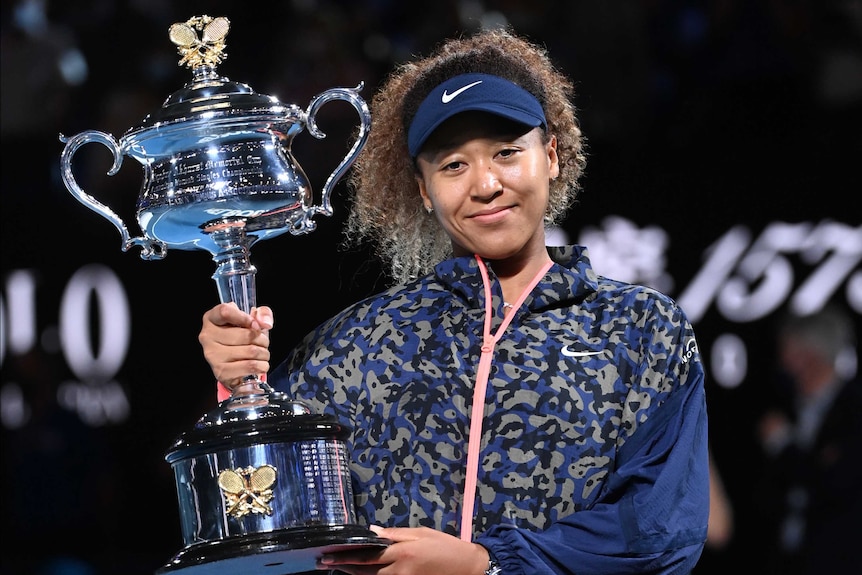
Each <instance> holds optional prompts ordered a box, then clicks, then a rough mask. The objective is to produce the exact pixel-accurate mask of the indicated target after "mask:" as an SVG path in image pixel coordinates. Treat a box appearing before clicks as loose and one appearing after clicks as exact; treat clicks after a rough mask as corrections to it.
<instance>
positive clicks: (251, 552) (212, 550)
mask: <svg viewBox="0 0 862 575" xmlns="http://www.w3.org/2000/svg"><path fill="white" fill-rule="evenodd" d="M390 543H391V541H389V540H388V539H382V538H380V537H377V536H376V535H374V533H373V532H372V531H369V530H367V529H364V528H362V527H358V526H339V527H336V528H333V527H331V526H327V527H319V528H298V529H289V530H282V531H273V532H270V533H258V534H252V535H244V536H241V537H233V538H230V539H222V540H219V541H208V542H202V543H195V544H192V545H189V546H188V547H185V548H184V549H182V550H181V551H180V552H179V553H177V554H176V555H175V556H174V557H173V558H172V559H171V560H170V562H169V563H167V564H166V565H164V566H163V567H162V568H160V569H159V570H157V571H156V575H246V574H248V573H255V574H259V575H286V574H288V573H302V572H307V571H315V570H316V569H317V559H318V558H319V557H320V556H321V555H323V554H325V553H337V552H341V551H353V550H357V549H371V550H373V549H383V548H385V547H386V546H388V545H389V544H390Z"/></svg>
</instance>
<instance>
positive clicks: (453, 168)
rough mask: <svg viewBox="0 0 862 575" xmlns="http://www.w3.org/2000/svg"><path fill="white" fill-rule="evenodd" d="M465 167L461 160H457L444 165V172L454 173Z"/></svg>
mask: <svg viewBox="0 0 862 575" xmlns="http://www.w3.org/2000/svg"><path fill="white" fill-rule="evenodd" d="M463 165H464V162H461V161H459V160H455V161H453V162H448V163H446V164H443V170H444V171H448V172H453V171H456V170H458V169H460V168H461V167H462V166H463Z"/></svg>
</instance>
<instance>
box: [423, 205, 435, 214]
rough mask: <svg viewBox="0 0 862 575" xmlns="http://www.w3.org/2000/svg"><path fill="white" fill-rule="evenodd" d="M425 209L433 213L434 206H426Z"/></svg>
mask: <svg viewBox="0 0 862 575" xmlns="http://www.w3.org/2000/svg"><path fill="white" fill-rule="evenodd" d="M425 211H426V212H428V213H429V214H433V213H434V208H432V207H431V206H425Z"/></svg>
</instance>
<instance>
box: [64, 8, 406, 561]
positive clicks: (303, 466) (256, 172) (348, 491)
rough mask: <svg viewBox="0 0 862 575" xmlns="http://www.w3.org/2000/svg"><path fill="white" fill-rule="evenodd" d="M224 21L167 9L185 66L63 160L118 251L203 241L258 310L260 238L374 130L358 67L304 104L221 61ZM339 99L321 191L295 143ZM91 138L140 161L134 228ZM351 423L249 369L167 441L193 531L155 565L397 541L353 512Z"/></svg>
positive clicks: (75, 140) (306, 209) (326, 205)
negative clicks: (115, 200)
mask: <svg viewBox="0 0 862 575" xmlns="http://www.w3.org/2000/svg"><path fill="white" fill-rule="evenodd" d="M229 28H230V22H229V21H228V19H227V18H224V17H218V18H212V17H209V16H205V15H204V16H195V17H193V18H190V19H189V20H188V21H186V22H179V23H176V24H173V25H172V26H171V27H170V29H169V31H168V32H169V37H170V39H171V41H172V42H173V43H174V44H175V45H176V46H177V49H178V52H179V54H180V55H181V56H182V58H181V60H180V65H185V66H186V67H188V68H189V69H191V71H192V79H191V80H190V81H189V82H188V83H186V85H185V86H183V88H182V89H180V90H178V91H176V92H174V93H173V94H171V95H170V96H169V97H168V98H167V99H166V100H165V101H164V103H163V105H162V107H161V108H160V109H159V110H157V111H156V112H154V113H153V114H150V115H149V116H147V117H146V118H145V119H144V120H143V121H142V122H141V124H140V125H138V126H135V127H133V128H130V129H129V130H128V131H127V132H126V133H125V134H124V135H123V136H122V137H121V138H120V139H119V140H116V139H115V138H114V137H113V136H112V135H110V134H107V133H105V132H100V131H97V130H88V131H85V132H81V133H79V134H77V135H75V136H72V137H69V138H67V137H66V136H63V135H62V134H61V135H60V140H61V141H62V142H65V148H64V149H63V152H62V154H61V157H60V161H61V162H60V163H61V175H62V178H63V182H64V184H65V185H66V187H67V189H68V190H69V192H70V193H71V194H72V195H73V196H74V197H75V198H76V199H78V200H79V201H80V202H81V203H83V204H84V205H85V206H87V207H88V208H90V209H91V210H93V211H95V212H96V213H98V214H100V215H101V216H103V217H104V218H105V219H107V220H108V221H110V222H111V223H112V224H113V225H114V226H115V227H116V228H117V230H118V231H119V232H120V235H121V238H122V249H123V251H127V250H128V249H130V248H131V247H133V246H137V247H139V248H141V257H142V258H143V259H145V260H158V259H162V258H164V257H165V255H166V254H167V252H168V251H169V250H170V249H179V250H203V251H207V252H209V253H210V255H211V257H212V259H213V261H214V262H215V263H216V271H215V272H214V274H213V279H214V280H215V282H216V287H217V289H218V294H219V298H220V300H221V301H222V302H233V303H236V304H237V306H238V307H239V308H240V309H242V310H244V311H251V309H252V308H253V307H254V306H255V305H256V288H255V274H256V271H257V270H256V269H255V267H254V266H253V265H252V264H251V261H250V249H251V247H252V245H253V244H254V243H255V242H257V241H260V240H264V239H269V238H272V237H276V236H278V235H281V234H284V233H290V234H293V235H300V234H307V233H309V232H311V231H313V230H314V229H315V227H316V223H315V221H314V217H315V216H316V215H325V216H329V215H331V214H332V206H331V203H330V195H331V193H332V189H333V187H334V186H335V184H336V183H337V182H338V181H339V180H340V179H341V177H342V176H343V175H344V173H345V172H346V171H347V169H348V168H349V167H350V166H351V165H352V163H353V162H354V160H355V159H356V156H357V155H358V154H359V152H360V150H361V149H362V147H363V146H364V145H365V141H366V139H367V136H368V129H369V126H370V122H371V120H370V113H369V111H368V107H367V105H366V103H365V101H364V100H363V99H362V98H361V97H360V96H359V90H361V88H362V84H361V83H360V84H359V86H357V87H356V88H332V89H329V90H326V91H324V92H322V93H320V94H318V95H317V96H315V97H314V98H313V99H312V101H311V102H310V104H309V105H308V107H307V108H306V109H304V110H303V109H302V108H300V107H298V106H296V105H293V104H290V105H286V104H283V103H282V102H280V101H279V100H278V99H277V98H275V97H272V96H267V95H262V94H258V93H257V92H255V91H254V90H253V89H252V88H251V87H249V86H248V85H246V84H242V83H239V82H233V81H231V80H229V79H228V78H226V77H223V76H221V75H219V74H218V73H217V71H216V66H217V64H219V63H220V62H221V61H222V60H223V59H224V58H225V57H226V54H225V53H224V48H225V41H224V40H225V36H226V35H227V33H228V30H229ZM333 100H344V101H346V102H348V103H350V104H351V105H352V106H353V107H354V108H355V109H356V111H357V113H358V114H359V118H360V124H359V127H358V130H357V132H356V137H355V140H354V142H353V145H352V147H351V148H350V150H349V151H348V153H347V154H346V155H345V156H344V158H342V160H341V161H340V162H339V163H338V165H337V166H336V168H335V169H334V171H333V172H332V173H331V174H330V175H329V177H328V178H327V180H326V183H325V184H324V186H323V188H322V191H321V193H320V196H319V201H318V203H315V198H314V193H313V191H312V187H311V185H310V183H309V180H308V178H307V176H306V175H305V173H304V172H303V170H302V168H301V167H300V166H299V164H298V163H297V162H296V161H295V159H294V157H293V155H292V153H291V145H292V142H293V139H294V137H295V136H296V135H297V134H299V133H301V132H302V131H303V130H305V129H307V130H308V132H309V133H310V134H311V135H312V136H314V137H316V138H318V139H320V138H323V137H325V134H323V133H322V132H321V131H320V130H319V129H318V128H317V125H316V123H315V117H316V115H317V112H318V110H319V109H320V108H321V106H323V105H324V104H326V103H327V102H330V101H333ZM93 142H95V143H100V144H102V145H104V146H106V147H107V148H108V149H109V150H110V151H111V153H112V154H113V165H112V166H111V168H110V170H109V171H108V175H114V174H116V173H117V172H118V171H119V169H120V167H121V165H122V162H123V158H124V157H126V156H129V157H132V158H134V159H135V160H136V161H137V162H139V163H140V164H141V166H142V167H143V172H144V176H143V182H142V185H141V190H140V194H139V195H138V198H137V204H136V210H135V216H136V220H137V224H138V227H139V229H140V231H141V234H140V235H138V236H135V237H132V234H130V233H129V229H128V227H127V226H126V223H125V222H124V221H123V219H122V218H121V217H120V216H118V215H117V213H116V212H115V211H114V210H113V209H111V208H110V207H108V205H107V204H105V203H103V202H102V201H100V200H98V199H96V198H95V197H93V196H91V195H90V194H88V193H86V192H85V191H84V190H83V189H82V188H81V187H80V186H79V185H78V183H77V181H76V179H75V176H74V173H73V170H72V160H73V157H74V155H75V153H76V152H77V150H78V149H80V147H81V146H83V145H85V144H89V143H93ZM350 433H351V429H350V428H348V427H345V426H344V425H342V424H340V423H339V422H338V421H336V420H335V419H334V418H331V417H328V416H325V415H322V414H316V413H313V412H312V410H311V409H310V408H309V406H308V405H306V404H305V403H303V402H302V401H299V400H292V399H290V398H288V397H286V396H285V395H284V394H283V393H280V392H276V391H274V390H273V389H272V388H270V387H269V386H268V385H267V384H266V383H265V382H264V381H263V380H262V379H261V378H260V377H259V376H258V375H256V374H250V375H249V376H247V377H246V378H245V381H244V382H243V383H242V384H241V385H240V386H238V387H237V388H235V389H234V390H233V392H232V395H231V397H229V398H228V399H225V400H223V401H221V402H219V404H218V406H217V408H216V409H214V410H213V411H211V412H210V413H207V414H204V416H203V417H201V418H200V419H199V420H198V422H197V423H196V424H195V426H194V428H193V429H191V430H189V431H188V432H186V433H184V434H182V435H181V436H180V437H179V438H178V439H177V440H176V442H175V443H174V444H173V445H172V446H171V448H170V449H169V450H168V452H167V455H166V457H165V459H166V460H167V462H168V463H169V464H170V465H171V467H172V469H173V471H174V476H175V480H176V487H177V496H178V501H179V507H180V524H181V531H182V537H183V542H184V547H183V548H182V549H181V550H180V552H179V553H177V554H176V555H175V556H174V557H173V558H172V559H171V560H170V561H169V562H168V563H167V564H166V565H164V566H163V567H162V568H161V569H160V570H159V571H158V572H157V573H159V574H175V573H183V574H185V573H188V574H190V575H197V574H198V573H200V574H204V575H205V574H210V573H213V574H233V573H237V574H239V573H246V572H256V573H273V574H279V575H280V574H284V573H297V572H302V571H310V570H313V569H314V568H315V563H316V559H317V558H318V557H319V556H320V555H321V554H323V553H325V552H334V551H339V550H347V549H356V548H369V549H371V550H374V549H379V548H383V547H385V546H386V545H388V544H389V543H390V542H389V541H387V540H385V539H381V538H379V537H377V536H376V535H375V534H374V533H373V532H372V531H370V530H368V529H366V528H364V527H361V526H360V525H358V524H357V519H356V512H355V510H354V503H353V490H352V484H351V477H350V473H349V460H350V458H349V454H348V447H347V444H346V442H345V439H346V438H347V437H348V436H349V434H350Z"/></svg>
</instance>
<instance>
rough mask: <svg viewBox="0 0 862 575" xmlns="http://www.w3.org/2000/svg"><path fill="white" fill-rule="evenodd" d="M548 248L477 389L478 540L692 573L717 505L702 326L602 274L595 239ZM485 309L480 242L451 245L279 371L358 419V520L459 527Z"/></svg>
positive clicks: (530, 570) (525, 560) (585, 573)
mask: <svg viewBox="0 0 862 575" xmlns="http://www.w3.org/2000/svg"><path fill="white" fill-rule="evenodd" d="M548 249H549V253H550V254H551V257H552V259H553V260H554V262H555V265H553V266H552V267H551V268H550V270H549V271H548V273H547V274H546V275H545V277H544V278H543V279H542V280H541V281H540V282H539V284H538V285H537V286H536V287H535V288H534V289H533V291H532V293H531V294H530V295H529V296H528V297H527V299H526V301H525V303H524V305H523V306H522V307H521V309H519V310H515V313H517V316H516V317H515V318H513V321H512V323H511V325H510V326H509V327H508V329H507V332H506V333H505V334H504V335H503V337H502V338H501V339H500V341H499V342H498V343H497V346H496V349H495V355H494V360H493V364H492V367H491V374H490V378H489V381H488V388H487V396H486V397H485V398H483V399H482V400H483V401H484V402H485V411H484V413H485V419H484V424H483V428H482V429H483V431H482V443H481V445H482V451H481V455H480V461H479V477H478V487H477V489H478V492H477V495H476V507H475V519H474V532H473V533H474V535H473V541H474V542H476V543H480V544H482V545H484V546H485V547H487V548H488V549H489V550H490V551H491V553H493V554H494V555H495V556H496V558H497V560H498V562H499V563H500V565H501V566H502V568H503V573H506V574H507V575H515V574H517V575H545V574H547V575H551V574H554V575H562V574H572V575H574V574H577V575H611V574H613V575H621V574H627V573H631V574H638V575H644V574H656V575H658V574H661V575H682V574H687V573H689V572H690V571H691V570H692V568H693V567H694V565H695V563H696V562H697V560H698V558H699V557H700V554H701V552H702V549H703V544H704V541H705V539H706V525H707V515H708V507H709V504H708V496H709V478H708V462H707V412H706V402H705V394H704V370H703V366H702V363H701V359H700V356H699V353H698V349H697V344H696V342H695V336H694V333H693V331H692V327H691V325H690V324H689V321H688V320H687V318H686V316H685V314H684V313H683V311H682V310H681V309H680V308H679V307H678V306H677V305H676V303H675V302H674V301H673V300H672V299H671V298H669V297H667V296H665V295H663V294H661V293H659V292H656V291H655V290H652V289H650V288H647V287H643V286H638V285H631V284H627V283H622V282H619V281H614V280H610V279H607V278H604V277H601V276H598V275H596V273H595V272H594V271H593V269H592V267H591V265H590V261H589V257H588V254H587V250H586V248H584V247H582V246H569V247H562V248H548ZM489 276H490V281H491V282H492V286H491V293H492V299H493V302H492V303H493V309H494V310H495V313H496V315H497V317H495V318H494V321H493V322H492V332H493V331H496V328H497V326H499V324H500V322H501V321H502V317H503V307H502V304H503V300H502V291H501V289H500V285H499V283H498V282H497V280H496V276H495V275H494V273H493V269H492V268H491V266H489ZM484 310H485V295H484V291H483V283H482V277H481V275H480V273H479V269H478V265H477V262H476V260H475V258H472V257H459V258H453V259H450V260H447V261H444V262H442V263H440V264H439V265H437V267H436V269H435V272H434V273H433V274H430V275H428V276H426V277H423V278H421V279H418V280H416V281H414V282H412V283H408V284H406V285H401V286H397V287H394V288H392V289H390V290H388V291H385V292H383V293H381V294H378V295H375V296H373V297H370V298H368V299H365V300H363V301H360V302H358V303H356V304H354V305H352V306H350V307H348V308H347V309H346V310H344V311H343V312H342V313H340V314H339V315H337V316H335V317H334V318H332V319H330V320H328V321H326V322H325V323H323V324H322V325H321V326H319V327H318V328H317V329H315V330H314V331H313V332H312V333H310V334H309V335H308V336H306V338H305V339H304V340H303V342H302V343H301V344H300V345H299V346H297V348H296V349H295V350H294V351H293V352H292V353H291V355H290V356H289V357H288V358H287V359H286V360H285V362H284V363H282V364H281V365H280V366H278V367H277V368H276V369H275V370H273V371H272V373H270V374H269V377H268V381H269V383H270V384H271V385H273V387H275V388H276V389H278V390H279V391H284V392H286V393H288V394H289V395H291V396H292V397H295V398H301V399H304V400H306V401H308V402H309V403H310V404H311V406H312V407H313V408H314V409H316V410H317V411H318V412H319V413H327V414H331V415H334V416H336V417H337V418H338V419H339V421H341V422H342V423H344V424H347V425H350V426H352V427H353V432H352V436H351V437H350V438H349V439H348V441H347V443H348V447H349V449H350V453H351V459H352V461H351V474H352V478H353V483H354V486H353V487H354V493H355V496H356V509H357V513H358V515H359V518H360V519H359V520H360V521H361V522H364V523H367V524H377V525H383V526H389V527H419V526H425V527H431V528H434V529H438V530H442V531H445V532H446V533H449V534H452V535H455V536H457V535H458V534H459V530H460V526H459V523H460V506H461V502H462V500H463V497H462V496H463V488H464V480H465V470H466V459H467V442H468V434H469V423H470V410H471V406H472V401H473V398H472V390H473V387H474V382H475V379H476V371H477V368H478V365H479V356H480V354H481V351H480V347H481V345H482V340H483V321H484V315H485V311H484ZM583 352H590V354H585V353H583Z"/></svg>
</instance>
